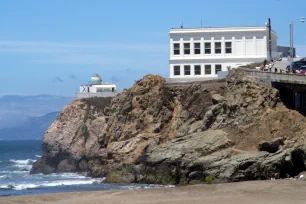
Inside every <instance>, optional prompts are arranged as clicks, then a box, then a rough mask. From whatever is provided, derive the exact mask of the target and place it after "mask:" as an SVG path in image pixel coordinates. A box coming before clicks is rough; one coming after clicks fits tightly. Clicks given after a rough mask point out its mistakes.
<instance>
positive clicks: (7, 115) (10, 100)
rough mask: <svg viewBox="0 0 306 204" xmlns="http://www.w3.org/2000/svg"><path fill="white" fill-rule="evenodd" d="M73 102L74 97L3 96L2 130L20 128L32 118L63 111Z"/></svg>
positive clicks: (41, 95)
mask: <svg viewBox="0 0 306 204" xmlns="http://www.w3.org/2000/svg"><path fill="white" fill-rule="evenodd" d="M72 100H73V97H66V96H53V95H47V94H39V95H35V96H22V95H5V96H2V97H0V129H4V128H13V127H18V126H20V125H22V124H23V123H25V122H26V121H28V120H29V119H30V118H32V117H39V116H43V115H45V114H47V113H52V112H58V111H61V110H62V109H63V107H64V106H65V105H66V104H68V103H69V102H71V101H72Z"/></svg>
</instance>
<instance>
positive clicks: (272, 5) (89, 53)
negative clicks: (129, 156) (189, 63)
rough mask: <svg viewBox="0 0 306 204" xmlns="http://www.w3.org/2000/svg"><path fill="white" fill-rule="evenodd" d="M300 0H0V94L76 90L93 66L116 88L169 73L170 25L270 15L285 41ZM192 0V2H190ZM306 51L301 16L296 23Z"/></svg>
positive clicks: (250, 20)
mask: <svg viewBox="0 0 306 204" xmlns="http://www.w3.org/2000/svg"><path fill="white" fill-rule="evenodd" d="M304 1H305V0H290V1H285V0H252V1H251V0H231V1H228V0H214V1H211V0H192V1H181V0H154V1H149V0H148V1H144V0H129V1H126V0H111V1H110V0H86V1H85V0H52V1H40V0H19V1H17V0H15V1H14V0H3V1H1V6H0V25H1V27H0V69H1V74H0V86H1V87H2V89H1V90H0V95H6V94H22V95H35V94H52V95H65V96H73V95H74V93H75V92H76V91H77V90H78V86H79V84H84V83H85V84H86V83H87V82H88V81H89V79H90V77H91V75H92V74H93V73H94V72H98V73H100V75H101V76H102V78H103V80H104V81H105V82H106V81H108V82H113V83H116V84H117V86H118V87H119V89H120V90H122V89H123V88H127V87H129V86H131V85H132V84H133V83H134V82H135V80H137V79H139V78H141V77H142V76H144V75H145V74H148V73H156V74H160V75H162V76H164V77H168V75H169V68H168V59H169V36H168V32H169V29H170V28H172V27H179V25H180V21H184V26H185V27H199V26H200V22H201V20H202V22H203V26H212V27H221V26H244V25H245V26H258V25H259V26H260V25H264V24H265V22H266V21H267V19H268V18H269V17H271V19H272V27H273V30H275V31H276V32H277V34H278V36H279V39H278V44H280V45H288V44H289V23H290V21H291V20H294V19H298V18H299V17H301V16H306V4H305V2H304ZM191 2H192V3H191ZM294 31H295V41H294V43H295V45H296V47H297V53H298V54H299V55H302V56H306V23H305V24H302V23H296V24H295V29H294Z"/></svg>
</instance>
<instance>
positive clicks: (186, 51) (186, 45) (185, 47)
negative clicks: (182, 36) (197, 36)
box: [184, 43, 190, 55]
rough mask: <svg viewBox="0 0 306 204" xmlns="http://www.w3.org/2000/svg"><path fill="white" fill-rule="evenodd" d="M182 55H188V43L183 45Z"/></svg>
mask: <svg viewBox="0 0 306 204" xmlns="http://www.w3.org/2000/svg"><path fill="white" fill-rule="evenodd" d="M184 54H185V55H190V43H184Z"/></svg>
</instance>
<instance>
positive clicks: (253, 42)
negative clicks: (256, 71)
mask: <svg viewBox="0 0 306 204" xmlns="http://www.w3.org/2000/svg"><path fill="white" fill-rule="evenodd" d="M252 44H253V52H254V53H253V55H254V56H256V55H257V49H256V36H253V40H252Z"/></svg>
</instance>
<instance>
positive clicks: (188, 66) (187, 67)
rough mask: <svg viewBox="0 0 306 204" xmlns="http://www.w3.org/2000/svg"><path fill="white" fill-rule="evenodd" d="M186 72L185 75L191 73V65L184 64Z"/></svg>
mask: <svg viewBox="0 0 306 204" xmlns="http://www.w3.org/2000/svg"><path fill="white" fill-rule="evenodd" d="M184 74H185V75H190V65H185V66H184Z"/></svg>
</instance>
